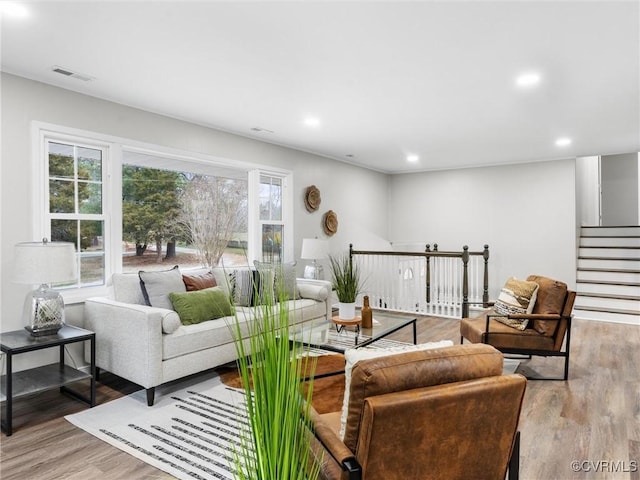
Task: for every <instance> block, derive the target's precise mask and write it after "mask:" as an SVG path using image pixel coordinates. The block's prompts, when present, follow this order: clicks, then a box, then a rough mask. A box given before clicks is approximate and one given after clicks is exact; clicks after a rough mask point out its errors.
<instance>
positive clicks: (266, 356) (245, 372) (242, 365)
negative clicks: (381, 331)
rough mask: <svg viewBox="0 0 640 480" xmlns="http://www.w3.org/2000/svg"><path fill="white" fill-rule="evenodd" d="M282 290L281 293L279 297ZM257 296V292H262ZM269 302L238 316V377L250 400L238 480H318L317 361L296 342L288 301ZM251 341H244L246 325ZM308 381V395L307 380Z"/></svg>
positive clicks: (237, 456)
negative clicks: (313, 415) (314, 428)
mask: <svg viewBox="0 0 640 480" xmlns="http://www.w3.org/2000/svg"><path fill="white" fill-rule="evenodd" d="M278 291H282V289H278V288H276V292H277V293H278ZM256 292H257V290H256ZM276 298H278V299H279V300H280V301H278V302H277V303H275V302H274V296H273V295H266V296H263V298H262V301H261V302H260V303H261V305H258V306H256V307H253V309H254V310H253V312H252V313H253V315H252V318H251V319H249V320H248V321H246V322H242V321H240V319H239V318H238V317H237V315H238V314H237V313H236V322H235V325H233V326H232V328H235V338H236V341H235V345H236V350H237V354H238V361H237V365H238V371H239V375H240V378H241V380H242V385H243V389H244V391H245V397H246V410H247V412H246V414H247V419H248V424H247V426H246V428H244V429H243V430H242V431H241V440H240V444H239V446H238V447H237V448H236V449H235V451H234V458H235V471H236V474H235V478H236V479H238V480H273V479H278V480H315V479H317V478H318V475H319V472H320V464H321V459H315V458H313V456H312V441H313V439H312V437H313V436H312V435H311V434H310V431H309V427H308V426H309V425H310V421H309V418H310V405H311V397H312V395H313V374H314V372H315V366H316V362H317V358H315V357H310V356H309V355H306V353H308V347H305V346H303V345H302V343H298V342H290V341H289V339H290V338H292V334H293V333H294V332H293V329H292V328H291V326H290V323H289V311H288V308H287V306H286V305H287V302H286V301H285V300H286V296H285V295H282V294H277V297H276ZM243 324H244V325H246V328H248V333H249V339H247V340H245V341H242V340H238V339H242V338H243V335H242V333H243V332H242V325H243ZM303 377H308V378H309V379H308V380H307V385H308V387H307V391H306V393H303V392H304V389H303V383H302V382H301V381H300V380H301V378H303Z"/></svg>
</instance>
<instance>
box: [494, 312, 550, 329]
mask: <svg viewBox="0 0 640 480" xmlns="http://www.w3.org/2000/svg"><path fill="white" fill-rule="evenodd" d="M505 317H506V318H510V319H512V320H527V319H529V320H556V321H560V320H561V319H562V317H561V316H560V315H558V314H556V313H547V314H542V313H512V314H509V315H500V314H499V313H490V314H488V315H487V321H486V323H485V328H484V332H485V333H489V321H490V320H491V319H492V318H505Z"/></svg>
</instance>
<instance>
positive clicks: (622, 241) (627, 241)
mask: <svg viewBox="0 0 640 480" xmlns="http://www.w3.org/2000/svg"><path fill="white" fill-rule="evenodd" d="M579 243H580V246H581V247H609V246H611V247H618V248H620V247H636V248H637V247H640V237H582V236H581V237H580V242H579Z"/></svg>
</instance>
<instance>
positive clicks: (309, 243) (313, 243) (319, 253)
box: [300, 238, 329, 280]
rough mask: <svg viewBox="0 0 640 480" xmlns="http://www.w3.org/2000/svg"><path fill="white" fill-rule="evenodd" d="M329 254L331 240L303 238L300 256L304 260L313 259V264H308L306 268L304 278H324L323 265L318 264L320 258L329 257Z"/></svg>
mask: <svg viewBox="0 0 640 480" xmlns="http://www.w3.org/2000/svg"><path fill="white" fill-rule="evenodd" d="M328 255H329V242H328V241H327V240H319V239H317V238H303V239H302V252H301V253H300V258H301V259H303V260H312V264H311V265H307V266H306V267H305V268H304V278H312V279H316V280H322V279H323V278H324V272H323V268H322V265H319V264H318V260H322V259H323V258H327V257H328Z"/></svg>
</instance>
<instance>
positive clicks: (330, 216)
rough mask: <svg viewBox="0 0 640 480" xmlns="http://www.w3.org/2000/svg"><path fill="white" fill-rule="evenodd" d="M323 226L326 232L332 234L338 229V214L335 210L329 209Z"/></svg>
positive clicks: (323, 219)
mask: <svg viewBox="0 0 640 480" xmlns="http://www.w3.org/2000/svg"><path fill="white" fill-rule="evenodd" d="M322 228H323V229H324V233H326V234H327V235H329V236H331V235H334V234H335V233H336V232H337V231H338V215H336V212H334V211H333V210H329V211H328V212H326V213H325V214H324V217H323V218H322Z"/></svg>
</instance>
